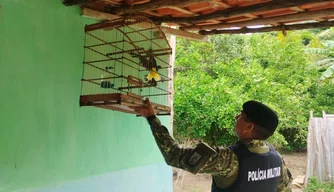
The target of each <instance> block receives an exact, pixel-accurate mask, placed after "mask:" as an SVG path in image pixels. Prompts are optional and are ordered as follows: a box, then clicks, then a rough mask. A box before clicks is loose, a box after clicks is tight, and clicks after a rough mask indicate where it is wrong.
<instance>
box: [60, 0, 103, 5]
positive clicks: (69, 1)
mask: <svg viewBox="0 0 334 192" xmlns="http://www.w3.org/2000/svg"><path fill="white" fill-rule="evenodd" d="M94 1H98V0H63V4H64V5H66V6H72V5H79V4H82V3H90V2H94Z"/></svg>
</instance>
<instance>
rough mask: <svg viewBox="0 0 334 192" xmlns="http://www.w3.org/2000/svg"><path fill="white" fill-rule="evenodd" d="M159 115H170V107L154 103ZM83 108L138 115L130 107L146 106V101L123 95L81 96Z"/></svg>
mask: <svg viewBox="0 0 334 192" xmlns="http://www.w3.org/2000/svg"><path fill="white" fill-rule="evenodd" d="M152 105H153V107H154V110H155V112H156V114H157V115H169V114H170V110H171V109H170V107H169V106H165V105H161V104H157V103H152ZM82 106H94V107H99V108H104V109H109V110H114V111H120V112H124V113H130V114H137V115H139V114H138V113H137V112H135V111H134V110H133V109H131V108H129V107H139V106H145V101H144V100H142V99H140V98H138V97H133V96H129V95H125V94H122V93H112V94H96V95H81V96H80V107H82Z"/></svg>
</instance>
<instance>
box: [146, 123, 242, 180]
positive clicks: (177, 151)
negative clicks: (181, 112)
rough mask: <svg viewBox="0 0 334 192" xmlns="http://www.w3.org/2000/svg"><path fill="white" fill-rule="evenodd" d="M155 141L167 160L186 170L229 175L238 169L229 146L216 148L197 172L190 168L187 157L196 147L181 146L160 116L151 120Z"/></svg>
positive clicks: (234, 156) (169, 163) (171, 164)
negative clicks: (163, 123) (162, 123)
mask: <svg viewBox="0 0 334 192" xmlns="http://www.w3.org/2000/svg"><path fill="white" fill-rule="evenodd" d="M149 123H150V126H151V130H152V133H153V136H154V138H155V141H156V143H157V145H158V147H159V149H160V151H161V153H162V155H163V157H164V159H165V161H166V163H167V164H168V165H170V166H173V167H178V168H181V169H183V170H186V171H190V172H192V173H194V174H196V173H210V174H213V175H215V174H219V175H221V176H223V177H224V176H228V175H230V174H235V173H237V171H238V161H237V157H236V155H235V154H234V153H233V151H231V150H230V149H228V148H219V149H216V150H215V152H214V153H210V155H209V157H208V158H207V160H206V161H205V162H204V163H203V164H201V167H199V168H198V169H197V170H196V171H195V172H194V171H192V169H190V168H189V165H188V162H187V159H189V156H190V155H191V154H193V152H194V150H195V149H196V148H181V147H180V146H179V145H178V144H177V143H176V142H175V140H174V139H173V138H172V137H171V136H170V134H169V132H168V130H167V128H166V127H165V126H163V125H161V123H160V120H159V119H158V118H154V119H152V120H150V121H149Z"/></svg>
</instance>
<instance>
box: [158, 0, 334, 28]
mask: <svg viewBox="0 0 334 192" xmlns="http://www.w3.org/2000/svg"><path fill="white" fill-rule="evenodd" d="M159 1H160V0H159ZM177 1H179V0H177ZM330 1H331V0H294V1H291V0H273V1H270V2H265V3H260V4H254V5H250V6H247V7H235V8H229V9H225V10H221V11H216V12H214V13H211V14H207V15H201V16H196V17H177V18H173V17H161V18H154V19H153V20H154V21H155V22H159V23H169V22H171V23H197V22H201V21H205V20H210V19H216V18H228V17H232V16H238V15H244V14H248V13H253V12H259V11H266V10H273V9H282V8H290V7H297V6H301V5H305V4H309V3H320V2H330ZM166 2H169V1H166ZM173 2H174V1H173Z"/></svg>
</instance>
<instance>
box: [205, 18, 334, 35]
mask: <svg viewBox="0 0 334 192" xmlns="http://www.w3.org/2000/svg"><path fill="white" fill-rule="evenodd" d="M332 26H334V21H323V22H317V23H307V24H295V25H283V26H275V27H262V28H242V29H235V30H211V31H204V30H201V31H199V33H200V34H202V35H217V34H240V33H262V32H270V31H281V30H282V29H284V30H301V29H310V28H323V27H332Z"/></svg>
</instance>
